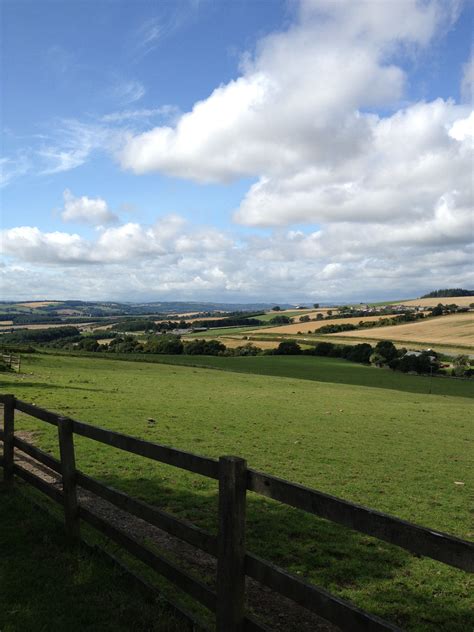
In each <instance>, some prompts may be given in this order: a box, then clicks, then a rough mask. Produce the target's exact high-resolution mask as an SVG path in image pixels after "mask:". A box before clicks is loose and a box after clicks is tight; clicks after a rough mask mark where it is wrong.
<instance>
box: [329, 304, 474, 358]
mask: <svg viewBox="0 0 474 632" xmlns="http://www.w3.org/2000/svg"><path fill="white" fill-rule="evenodd" d="M337 335H338V334H330V336H335V337H336V336H337ZM343 335H344V338H358V339H362V338H363V339H367V340H392V342H401V343H409V342H419V343H426V344H432V345H436V344H444V345H459V346H462V347H471V348H472V349H474V313H467V314H450V315H449V316H439V317H437V318H427V319H425V320H419V321H417V322H415V323H406V324H404V325H394V326H389V327H380V328H376V329H366V330H364V329H359V330H357V331H347V332H346V331H345V332H344V333H343Z"/></svg>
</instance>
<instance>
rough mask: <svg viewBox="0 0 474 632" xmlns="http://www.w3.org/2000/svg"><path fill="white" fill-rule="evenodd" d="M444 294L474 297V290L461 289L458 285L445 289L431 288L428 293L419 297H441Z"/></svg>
mask: <svg viewBox="0 0 474 632" xmlns="http://www.w3.org/2000/svg"><path fill="white" fill-rule="evenodd" d="M446 296H472V297H474V290H463V289H462V288H460V287H456V288H448V289H445V290H433V292H430V293H429V294H424V295H423V296H422V297H421V298H443V297H446Z"/></svg>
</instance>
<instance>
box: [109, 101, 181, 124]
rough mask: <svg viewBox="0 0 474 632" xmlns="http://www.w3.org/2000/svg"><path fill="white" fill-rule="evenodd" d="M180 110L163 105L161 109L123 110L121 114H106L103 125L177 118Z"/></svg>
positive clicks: (172, 106) (173, 106)
mask: <svg viewBox="0 0 474 632" xmlns="http://www.w3.org/2000/svg"><path fill="white" fill-rule="evenodd" d="M178 112H179V109H178V108H177V107H176V106H175V105H162V106H161V107H159V108H153V109H149V108H148V109H146V108H144V109H141V110H122V111H121V112H111V113H110V114H105V115H104V116H103V117H102V118H101V121H102V122H103V123H123V122H124V121H136V120H140V119H150V118H153V117H156V116H162V117H175V116H176V115H177V114H178Z"/></svg>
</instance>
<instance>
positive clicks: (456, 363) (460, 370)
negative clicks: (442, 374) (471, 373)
mask: <svg viewBox="0 0 474 632" xmlns="http://www.w3.org/2000/svg"><path fill="white" fill-rule="evenodd" d="M469 367H470V362H469V357H468V356H467V355H458V356H456V357H455V358H454V360H453V374H454V375H455V376H456V377H462V376H463V375H465V373H466V371H468V370H469Z"/></svg>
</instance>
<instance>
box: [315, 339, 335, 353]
mask: <svg viewBox="0 0 474 632" xmlns="http://www.w3.org/2000/svg"><path fill="white" fill-rule="evenodd" d="M333 349H334V344H333V343H332V342H318V344H317V345H316V346H315V348H314V351H315V355H319V356H328V355H330V353H331V352H332V351H333Z"/></svg>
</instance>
